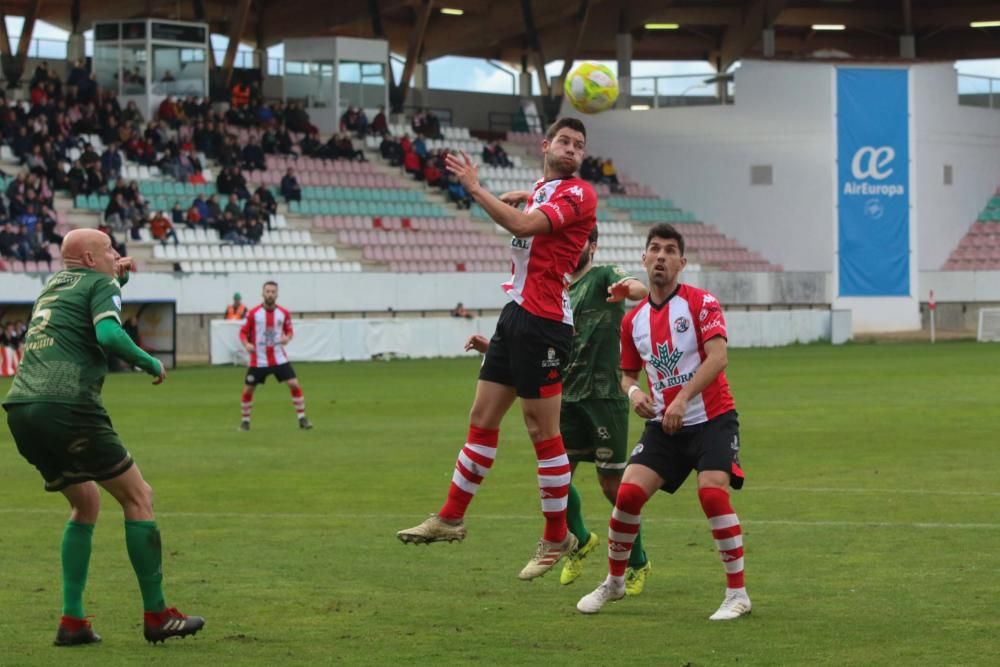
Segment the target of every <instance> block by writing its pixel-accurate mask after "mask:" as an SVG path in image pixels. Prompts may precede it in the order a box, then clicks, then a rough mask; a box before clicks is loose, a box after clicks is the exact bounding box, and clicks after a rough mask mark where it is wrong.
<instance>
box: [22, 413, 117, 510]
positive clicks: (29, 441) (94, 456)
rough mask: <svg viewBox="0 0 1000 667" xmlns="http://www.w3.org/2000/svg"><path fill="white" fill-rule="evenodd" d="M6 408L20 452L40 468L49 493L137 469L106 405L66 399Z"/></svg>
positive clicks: (39, 470) (29, 461)
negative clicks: (60, 401)
mask: <svg viewBox="0 0 1000 667" xmlns="http://www.w3.org/2000/svg"><path fill="white" fill-rule="evenodd" d="M4 407H5V408H6V409H7V426H9V427H10V432H11V434H13V436H14V442H15V443H16V444H17V450H18V451H19V452H21V456H23V457H24V458H26V459H27V460H28V463H30V464H31V465H33V466H35V467H36V468H38V472H40V473H41V474H42V477H43V478H44V479H45V490H46V491H61V490H63V489H65V488H66V487H67V486H69V485H71V484H80V483H82V482H89V481H95V482H100V481H103V480H106V479H111V478H112V477H117V476H118V475H120V474H122V473H123V472H125V471H126V470H128V469H129V468H131V467H132V456H131V455H130V454H129V453H128V450H127V449H125V446H124V445H122V441H121V440H120V439H119V438H118V434H117V433H115V430H114V428H112V426H111V418H110V417H108V413H107V412H105V411H104V408H101V407H97V406H86V405H71V404H67V403H12V404H9V405H5V406H4Z"/></svg>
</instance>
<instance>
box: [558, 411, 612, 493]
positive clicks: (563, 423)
mask: <svg viewBox="0 0 1000 667" xmlns="http://www.w3.org/2000/svg"><path fill="white" fill-rule="evenodd" d="M628 414H629V412H628V401H627V400H625V399H620V400H619V399H614V398H610V399H587V400H582V401H573V402H566V401H563V404H562V412H561V413H560V415H559V430H560V432H561V433H562V437H563V443H564V444H565V446H566V454H567V455H568V456H569V460H570V461H571V462H574V463H575V462H577V461H593V462H594V465H595V466H596V467H597V472H598V473H599V474H602V475H615V476H617V477H621V475H622V473H623V472H624V471H625V465H626V463H627V462H628V454H629V447H628Z"/></svg>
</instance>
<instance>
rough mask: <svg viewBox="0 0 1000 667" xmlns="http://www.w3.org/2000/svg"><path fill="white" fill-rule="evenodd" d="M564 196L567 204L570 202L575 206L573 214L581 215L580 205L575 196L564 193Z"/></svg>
mask: <svg viewBox="0 0 1000 667" xmlns="http://www.w3.org/2000/svg"><path fill="white" fill-rule="evenodd" d="M562 198H563V200H564V201H565V202H566V203H567V204H569V205H570V206H572V207H573V215H576V216H579V215H580V205H579V204H577V203H576V202H575V201H573V198H572V197H570V196H568V195H563V196H562Z"/></svg>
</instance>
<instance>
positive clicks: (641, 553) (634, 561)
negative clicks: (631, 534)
mask: <svg viewBox="0 0 1000 667" xmlns="http://www.w3.org/2000/svg"><path fill="white" fill-rule="evenodd" d="M628 566H629V567H631V568H632V569H634V570H638V569H639V568H641V567H645V566H646V550H645V549H643V548H642V524H639V532H638V533H636V534H635V542H633V543H632V554H631V555H630V556H629V557H628Z"/></svg>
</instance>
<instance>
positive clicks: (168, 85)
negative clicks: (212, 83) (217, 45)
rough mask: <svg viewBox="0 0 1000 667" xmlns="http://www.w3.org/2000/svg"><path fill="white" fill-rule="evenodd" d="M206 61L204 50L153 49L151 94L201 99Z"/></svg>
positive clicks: (190, 48)
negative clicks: (199, 97)
mask: <svg viewBox="0 0 1000 667" xmlns="http://www.w3.org/2000/svg"><path fill="white" fill-rule="evenodd" d="M205 58H206V54H205V49H204V48H197V47H184V48H181V47H178V46H154V47H153V76H152V81H151V82H150V85H151V86H152V92H153V93H156V94H159V95H197V96H204V95H205V94H206V91H205V70H206V67H207V65H206V63H205Z"/></svg>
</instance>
